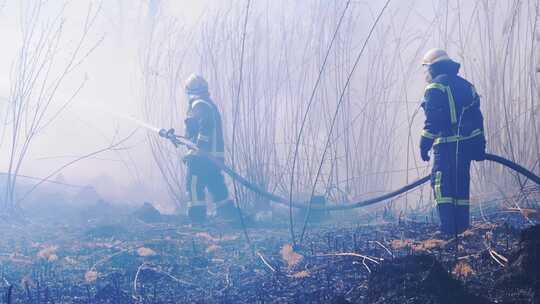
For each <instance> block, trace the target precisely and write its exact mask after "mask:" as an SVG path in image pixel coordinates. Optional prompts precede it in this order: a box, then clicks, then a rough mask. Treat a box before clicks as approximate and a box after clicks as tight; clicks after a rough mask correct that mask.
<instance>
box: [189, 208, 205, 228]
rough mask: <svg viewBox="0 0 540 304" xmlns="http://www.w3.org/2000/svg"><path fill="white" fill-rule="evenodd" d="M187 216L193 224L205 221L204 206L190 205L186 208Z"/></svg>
mask: <svg viewBox="0 0 540 304" xmlns="http://www.w3.org/2000/svg"><path fill="white" fill-rule="evenodd" d="M188 218H189V219H190V220H191V222H192V223H194V224H203V223H205V222H206V219H207V218H206V206H192V207H189V208H188Z"/></svg>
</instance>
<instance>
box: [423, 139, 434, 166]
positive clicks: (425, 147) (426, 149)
mask: <svg viewBox="0 0 540 304" xmlns="http://www.w3.org/2000/svg"><path fill="white" fill-rule="evenodd" d="M434 141H435V140H434V139H431V138H427V137H424V136H422V137H420V157H421V158H422V160H423V161H425V162H428V161H429V160H430V158H429V150H431V147H432V146H433V142H434Z"/></svg>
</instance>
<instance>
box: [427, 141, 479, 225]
mask: <svg viewBox="0 0 540 304" xmlns="http://www.w3.org/2000/svg"><path fill="white" fill-rule="evenodd" d="M459 150H461V151H459V153H458V152H457V151H456V143H448V144H440V145H436V146H435V147H434V158H435V159H434V164H433V169H432V172H431V173H432V174H431V187H432V188H433V193H434V196H435V202H436V203H437V209H438V211H439V218H440V221H441V231H442V232H443V233H445V234H455V233H456V232H457V233H462V232H463V231H465V230H467V228H468V227H469V190H470V167H471V159H470V158H469V157H466V155H467V153H463V149H461V148H460V149H459Z"/></svg>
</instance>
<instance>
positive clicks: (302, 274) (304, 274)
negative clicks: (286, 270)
mask: <svg viewBox="0 0 540 304" xmlns="http://www.w3.org/2000/svg"><path fill="white" fill-rule="evenodd" d="M310 275H311V274H310V273H309V271H307V270H302V271H299V272H295V273H293V274H291V275H290V276H289V277H291V278H294V279H303V278H307V277H309V276H310Z"/></svg>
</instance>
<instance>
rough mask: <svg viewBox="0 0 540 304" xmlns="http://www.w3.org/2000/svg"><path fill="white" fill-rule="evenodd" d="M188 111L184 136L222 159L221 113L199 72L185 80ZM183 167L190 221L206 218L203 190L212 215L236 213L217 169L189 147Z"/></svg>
mask: <svg viewBox="0 0 540 304" xmlns="http://www.w3.org/2000/svg"><path fill="white" fill-rule="evenodd" d="M185 91H186V95H187V99H188V111H187V115H186V119H185V121H184V122H185V132H186V133H185V137H186V138H188V139H190V140H191V141H192V142H194V143H196V145H197V147H198V148H199V149H200V150H202V151H205V152H207V153H209V154H210V155H211V156H213V157H215V158H217V159H218V160H219V161H224V141H223V127H222V122H221V114H220V112H219V109H218V107H217V106H216V104H215V103H214V102H213V101H212V99H211V98H210V93H209V91H208V82H207V81H206V80H205V79H204V78H203V77H202V76H200V75H196V74H192V75H191V76H189V77H188V79H187V80H186V83H185ZM184 162H185V164H186V166H187V172H186V189H187V194H188V197H189V199H190V201H189V204H188V217H189V218H190V220H191V221H192V222H194V223H204V222H205V221H206V219H207V206H206V197H205V190H208V192H209V193H210V194H211V197H212V201H213V202H214V203H215V204H216V215H217V216H218V217H219V218H222V219H225V220H232V219H234V218H235V216H236V215H237V210H236V207H235V206H234V204H233V201H232V200H230V199H229V191H228V189H227V186H226V185H225V180H224V178H223V175H222V173H221V170H220V169H219V168H218V167H217V166H216V165H215V164H214V163H212V162H211V161H210V160H209V159H208V158H206V157H204V156H202V155H198V154H197V153H196V151H195V150H189V151H188V153H187V155H186V156H185V157H184Z"/></svg>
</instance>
